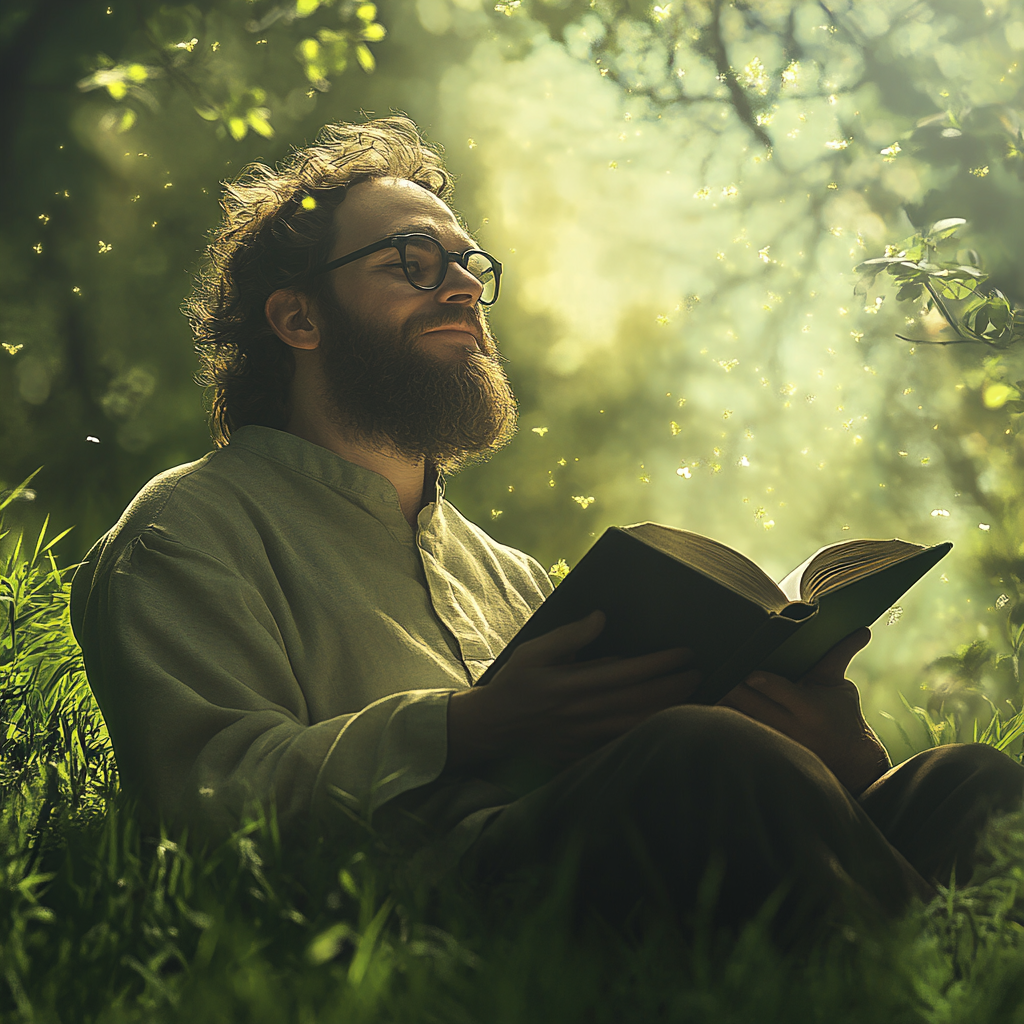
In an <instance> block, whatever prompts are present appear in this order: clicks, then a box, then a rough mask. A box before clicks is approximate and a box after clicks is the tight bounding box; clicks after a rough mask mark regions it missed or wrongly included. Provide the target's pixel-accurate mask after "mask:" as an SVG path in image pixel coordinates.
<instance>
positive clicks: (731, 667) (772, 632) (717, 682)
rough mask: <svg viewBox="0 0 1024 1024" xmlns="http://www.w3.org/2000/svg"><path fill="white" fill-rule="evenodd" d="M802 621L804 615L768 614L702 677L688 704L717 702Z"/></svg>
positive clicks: (793, 631) (803, 620) (790, 634)
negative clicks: (729, 653)
mask: <svg viewBox="0 0 1024 1024" xmlns="http://www.w3.org/2000/svg"><path fill="white" fill-rule="evenodd" d="M809 617H812V618H813V615H812V616H809ZM806 621H807V619H806V618H804V619H794V618H789V617H787V616H786V615H784V614H783V615H770V616H769V617H768V618H767V619H766V620H765V621H764V622H763V623H762V624H761V625H760V626H758V628H757V629H756V630H754V632H753V633H751V635H750V636H749V637H748V638H747V640H746V641H745V642H744V643H743V644H742V645H741V646H740V647H739V649H738V650H737V651H736V652H735V653H734V654H732V655H731V656H730V657H729V658H728V659H726V661H724V662H723V663H722V664H721V665H719V667H718V668H716V669H715V670H714V671H713V672H711V673H710V674H709V675H708V676H707V677H706V678H705V679H704V681H703V682H702V683H701V684H700V686H699V687H698V688H697V690H696V691H695V692H694V694H693V696H692V697H691V698H690V700H689V703H691V704H717V703H718V702H719V701H720V700H721V699H722V698H723V697H724V696H725V695H726V694H727V693H728V692H729V691H730V690H731V689H733V687H735V686H737V685H738V684H739V683H741V682H743V680H744V679H745V678H746V677H747V676H748V675H750V673H751V672H753V671H754V670H755V669H757V668H758V667H759V666H760V665H761V662H762V661H764V659H765V658H766V657H768V655H769V654H771V653H772V651H774V650H775V649H776V648H777V647H779V646H780V645H781V644H783V643H785V642H786V640H788V639H789V638H790V637H791V636H792V635H793V634H794V633H795V632H796V631H797V630H798V629H799V628H800V626H801V625H803V623H804V622H806Z"/></svg>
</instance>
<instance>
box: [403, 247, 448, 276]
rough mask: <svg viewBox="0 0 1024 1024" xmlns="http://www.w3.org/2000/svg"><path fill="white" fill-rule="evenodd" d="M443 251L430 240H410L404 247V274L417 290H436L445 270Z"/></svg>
mask: <svg viewBox="0 0 1024 1024" xmlns="http://www.w3.org/2000/svg"><path fill="white" fill-rule="evenodd" d="M445 263H446V261H445V251H444V249H443V248H442V247H441V243H440V242H435V241H433V240H432V239H430V238H411V239H409V241H408V242H407V243H406V246H405V272H406V274H407V275H408V278H409V280H410V281H411V282H412V283H413V284H414V285H416V287H417V288H436V287H437V286H438V285H439V284H440V283H441V282H442V281H443V280H444V273H445V270H447V269H448V268H447V266H446V265H445Z"/></svg>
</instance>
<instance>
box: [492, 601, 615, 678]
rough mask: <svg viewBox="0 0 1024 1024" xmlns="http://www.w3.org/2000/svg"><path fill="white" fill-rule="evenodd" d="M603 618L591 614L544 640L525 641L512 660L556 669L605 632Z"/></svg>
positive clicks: (556, 630)
mask: <svg viewBox="0 0 1024 1024" xmlns="http://www.w3.org/2000/svg"><path fill="white" fill-rule="evenodd" d="M604 624H605V614H604V612H601V611H596V612H591V613H590V614H589V615H587V616H586V617H585V618H582V619H578V620H577V621H576V622H568V623H566V624H565V625H564V626H559V627H558V628H557V629H553V630H551V632H550V633H545V634H544V635H543V636H538V637H536V638H534V639H533V640H527V641H526V642H525V643H522V644H520V645H519V646H518V647H517V648H516V649H515V650H514V651H513V652H512V657H511V658H510V659H509V660H510V661H511V660H512V658H514V659H515V660H516V662H518V663H519V664H520V665H524V666H527V667H530V668H537V667H540V666H542V665H558V664H562V663H564V662H567V661H572V658H573V655H574V654H575V653H576V652H577V651H579V650H582V649H583V648H584V647H586V646H587V644H589V643H590V642H591V641H592V640H596V639H597V637H598V636H599V635H600V633H601V630H602V629H604Z"/></svg>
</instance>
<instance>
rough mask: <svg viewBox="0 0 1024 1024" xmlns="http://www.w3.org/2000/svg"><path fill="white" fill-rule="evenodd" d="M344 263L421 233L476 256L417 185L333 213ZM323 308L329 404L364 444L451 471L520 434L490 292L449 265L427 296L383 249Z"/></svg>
mask: <svg viewBox="0 0 1024 1024" xmlns="http://www.w3.org/2000/svg"><path fill="white" fill-rule="evenodd" d="M335 227H336V232H337V233H336V239H337V240H336V242H335V245H334V248H333V250H332V252H331V254H330V256H329V257H328V258H329V259H335V258H336V257H338V256H343V255H345V254H347V253H349V252H352V251H354V250H356V249H359V248H362V247H363V246H365V245H369V244H370V243H372V242H376V241H379V240H380V239H382V238H387V237H388V236H389V235H395V234H411V233H413V232H419V233H423V234H429V235H432V236H434V237H435V238H437V239H439V240H440V241H441V242H442V243H443V244H444V247H445V248H446V249H448V250H450V251H452V252H463V251H465V250H466V249H469V248H476V245H475V243H474V241H473V239H472V238H470V237H469V236H468V235H467V234H466V233H465V231H463V230H462V228H461V227H459V224H458V222H457V221H456V220H455V217H454V216H453V215H452V213H451V211H450V210H449V209H448V207H447V206H445V205H444V203H442V202H441V201H440V200H439V199H438V198H437V197H436V196H434V195H433V194H431V193H430V192H427V191H426V190H425V189H423V188H420V187H419V186H418V185H415V184H413V183H412V182H409V181H401V180H396V179H382V180H376V181H369V182H364V183H362V184H360V185H356V186H354V187H353V188H352V189H350V190H349V193H348V195H347V196H346V198H345V200H344V202H343V203H342V204H341V205H340V206H339V208H338V210H337V212H336V214H335ZM329 289H330V291H329V294H330V297H331V299H332V300H333V302H328V303H321V308H320V309H319V310H318V311H317V312H318V314H319V320H320V324H319V326H320V333H321V338H322V346H321V366H322V369H323V377H324V387H325V391H326V395H325V397H326V398H327V399H328V402H329V405H330V406H331V408H332V411H333V413H334V415H335V418H336V420H337V421H338V422H339V425H341V426H343V427H344V428H346V429H349V430H354V431H355V432H356V433H357V434H359V435H360V436H361V437H362V438H363V439H364V440H366V441H369V442H370V443H371V444H374V445H377V446H379V447H381V448H390V449H392V450H395V451H397V452H398V453H399V454H402V455H405V456H410V457H425V458H427V459H429V460H431V461H432V462H434V463H436V464H437V465H438V466H439V467H440V468H442V469H447V470H449V471H451V470H454V469H456V468H458V467H459V466H460V465H462V464H463V463H465V462H467V461H471V460H473V459H474V458H480V457H484V456H486V455H487V454H489V453H490V452H493V451H494V450H496V449H497V448H499V447H501V445H502V444H504V443H505V442H507V441H508V440H509V439H510V438H511V436H512V434H513V432H514V430H515V399H514V398H513V396H512V392H511V389H510V387H509V384H508V380H507V378H506V377H505V374H504V373H503V372H502V370H501V367H500V364H499V362H498V356H497V347H496V345H495V342H494V338H493V336H492V335H491V333H490V330H489V328H488V326H487V323H486V320H485V319H484V316H483V310H482V308H481V307H480V306H479V298H480V293H481V285H480V283H479V282H478V281H477V279H476V278H475V277H473V276H472V275H471V274H470V273H469V272H468V271H465V270H463V269H462V268H461V267H460V266H458V265H457V264H455V263H452V264H450V265H449V267H448V273H447V276H446V277H445V280H444V281H443V282H442V284H441V286H440V287H439V288H437V289H436V290H434V291H429V292H424V291H419V290H417V289H415V288H413V286H412V285H411V284H409V282H408V281H407V280H406V277H405V274H404V272H403V270H402V267H401V263H400V261H399V259H398V254H397V252H396V251H395V250H394V249H385V250H382V251H380V252H377V253H373V254H371V255H370V256H367V257H364V258H363V259H361V260H357V261H355V262H354V263H351V264H348V265H346V266H344V267H339V268H338V269H337V270H334V271H332V272H331V274H330V284H329Z"/></svg>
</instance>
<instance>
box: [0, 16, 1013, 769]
mask: <svg viewBox="0 0 1024 1024" xmlns="http://www.w3.org/2000/svg"><path fill="white" fill-rule="evenodd" d="M1022 64H1024V0H988V2H985V3H983V2H975V0H948V2H947V0H929V2H909V0H857V2H850V0H829V2H827V3H826V2H823V3H803V2H798V0H761V2H756V3H741V2H738V0H737V2H733V3H725V2H723V0H671V2H668V3H666V4H665V5H664V6H660V5H653V6H651V5H648V4H646V3H633V2H621V0H592V2H589V3H587V2H581V0H551V2H546V0H521V2H520V0H507V2H500V3H498V4H497V5H495V4H494V3H493V0H415V2H411V0H385V2H383V3H381V4H379V5H376V6H375V5H373V4H370V3H362V4H360V3H352V2H349V0H297V2H294V3H284V4H275V3H271V2H267V0H252V2H250V0H208V2H205V3H197V4H184V3H167V4H161V3H157V2H148V0H136V2H126V0H111V2H110V3H109V4H108V3H107V2H105V0H86V2H82V0H53V2H51V3H43V2H42V0H11V2H9V3H7V4H5V5H4V8H3V11H2V12H0V92H2V103H3V106H2V110H0V116H2V124H0V138H2V140H3V147H2V150H0V165H2V167H3V172H4V173H3V189H2V191H0V204H2V209H0V344H2V345H3V349H2V350H0V492H5V493H7V494H10V493H11V492H12V491H13V490H15V489H17V488H18V487H19V485H20V484H21V483H22V481H24V480H25V478H26V477H28V476H29V475H30V474H31V473H33V472H34V471H36V470H38V473H37V474H36V475H35V476H34V477H33V479H32V480H31V481H30V483H29V484H28V485H27V487H24V488H22V489H21V490H20V491H19V492H18V496H17V500H15V501H14V502H12V504H11V505H10V506H9V507H8V509H7V518H6V527H7V528H8V530H9V533H8V536H7V539H6V541H3V542H2V543H6V544H10V543H12V541H13V539H14V538H15V537H16V536H17V535H18V534H19V533H20V532H21V531H22V530H23V529H24V530H28V531H30V532H38V530H39V529H40V527H41V525H42V522H43V519H44V518H45V517H46V516H47V515H48V516H49V517H50V522H51V524H52V526H53V527H55V528H58V529H63V528H65V527H68V526H74V529H73V531H72V532H71V533H70V534H69V536H68V537H67V538H66V539H64V540H62V541H61V542H60V543H59V544H58V546H57V552H58V554H59V558H60V561H61V562H62V564H69V563H72V562H74V561H75V560H77V559H79V558H80V557H81V556H82V555H83V554H84V552H85V551H86V550H87V549H88V547H89V546H90V545H91V544H92V543H93V542H94V541H95V540H96V539H97V537H99V536H100V535H101V534H102V533H103V532H104V531H105V530H106V529H108V528H109V527H110V526H111V525H112V524H113V523H114V522H115V521H116V519H117V517H118V516H119V515H120V513H121V511H122V510H123V508H124V507H125V505H126V504H127V503H128V501H129V500H130V499H131V498H132V496H133V495H134V494H135V493H136V491H137V490H138V489H139V488H140V487H141V486H142V485H143V484H144V483H145V482H146V481H147V480H148V479H149V478H150V477H151V476H153V475H154V474H156V473H158V472H160V471H161V470H163V469H165V468H168V467H170V466H173V465H176V464H178V463H182V462H186V461H190V460H193V459H195V458H198V457H200V456H202V455H203V454H204V453H205V452H207V451H208V450H210V447H211V445H210V441H209V435H208V433H207V429H206V423H205V413H204V403H203V394H202V392H201V390H200V389H199V388H198V387H197V386H196V385H195V383H194V382H193V380H192V376H193V374H194V373H195V371H196V369H197V363H196V361H195V357H194V354H193V352H192V348H191V339H190V335H189V332H188V328H187V325H186V323H185V320H184V318H183V317H182V316H181V314H180V312H179V306H180V304H181V301H182V299H183V298H184V297H185V295H186V294H187V293H188V291H189V288H190V281H191V277H192V275H193V274H194V273H195V271H196V269H197V268H198V266H199V262H200V259H201V252H202V248H203V244H204V236H205V234H206V232H208V231H209V230H210V228H211V227H212V226H213V225H214V224H215V223H216V221H217V218H218V205H217V204H218V194H219V191H220V187H221V186H220V183H221V182H222V181H223V180H224V179H226V178H230V177H231V176H232V175H235V174H237V173H239V172H240V170H241V169H242V168H243V167H244V166H245V165H246V164H247V163H249V162H251V161H256V160H258V161H263V162H274V161H276V160H279V159H280V158H281V157H282V156H284V155H285V154H286V153H287V152H288V150H289V148H291V147H294V146H300V145H303V144H304V143H306V142H309V141H311V140H312V138H313V137H314V136H315V134H316V132H317V130H318V128H319V126H321V125H322V124H323V123H325V122H327V121H333V120H346V121H352V120H361V119H363V118H365V117H369V116H382V115H386V114H389V113H391V112H393V111H402V112H404V113H407V114H408V115H409V116H411V117H412V118H413V119H414V120H416V121H417V123H418V124H419V125H420V126H421V128H422V129H423V131H424V132H425V133H426V135H427V136H428V138H429V139H431V140H432V141H433V142H436V143H438V144H440V145H442V146H443V147H444V150H445V153H446V158H447V161H448V163H449V166H450V167H451V168H452V169H453V170H454V171H455V172H456V173H457V175H458V176H459V183H458V188H457V199H456V205H457V207H458V209H459V211H460V213H461V214H462V216H463V217H464V219H465V221H466V223H467V225H468V226H469V227H470V229H471V230H472V231H473V232H474V233H476V235H477V237H478V238H479V240H480V242H481V244H482V245H483V246H484V247H485V248H487V249H488V250H489V251H491V252H493V253H494V254H495V255H496V256H497V257H498V258H499V259H500V260H502V262H503V263H504V264H505V268H506V277H505V278H504V279H503V290H502V300H501V302H500V303H499V305H498V306H497V307H495V310H494V312H493V315H492V324H493V326H494V328H495V331H496V334H497V336H498V338H499V341H500V343H501V346H502V349H503V351H504V354H505V356H506V357H507V359H508V373H509V375H510V377H511V379H512V381H513V384H514V386H515V389H516V393H517V396H518V398H519V401H520V408H521V429H520V432H519V435H518V436H517V438H516V439H515V441H514V442H513V443H512V444H511V445H510V446H509V447H508V448H507V449H505V450H504V451H502V452H501V453H499V454H498V455H497V456H496V457H495V458H494V459H493V460H492V461H491V462H489V463H488V464H486V465H484V466H479V467H473V468H470V469H467V470H465V471H464V472H463V473H462V474H460V475H459V476H457V477H455V478H453V479H452V480H451V481H450V484H449V496H450V497H451V498H452V500H453V501H454V502H455V503H456V504H457V505H458V506H459V507H460V508H461V509H462V511H463V512H464V513H465V514H467V515H468V516H469V517H471V518H472V519H474V520H476V521H477V522H479V523H481V525H483V526H484V527H485V528H486V529H488V530H489V531H490V532H491V533H492V534H493V535H494V536H495V537H497V538H498V539H499V540H501V541H503V542H506V543H509V544H513V545H515V546H517V547H520V548H523V549H525V550H527V551H529V552H530V553H532V554H534V555H535V556H536V557H537V558H538V559H540V560H541V561H542V562H543V563H544V565H545V566H549V565H554V564H555V563H556V562H557V561H558V560H559V559H564V560H565V561H566V562H567V563H568V564H569V565H572V564H574V563H575V561H576V560H578V558H579V557H580V556H581V555H582V553H583V552H584V551H585V550H586V549H587V548H588V546H589V545H590V544H591V543H592V542H593V540H594V538H595V537H596V536H598V535H599V534H600V532H601V531H602V530H603V529H604V528H605V527H607V526H609V525H614V524H625V523H630V522H637V521H642V520H647V519H651V520H656V521H660V522H664V523H669V524H672V525H676V526H681V527H685V528H688V529H693V530H697V531H700V532H703V533H706V534H709V535H711V536H713V537H715V538H717V539H719V540H722V541H724V542H726V543H727V544H730V545H732V546H734V547H736V548H738V549H739V550H741V551H743V552H744V553H746V554H747V555H749V556H750V557H752V558H753V559H754V560H755V561H757V562H758V563H759V564H761V565H762V566H763V567H764V568H765V569H766V570H767V571H768V572H769V574H771V575H773V576H774V577H775V578H781V577H782V576H783V575H785V574H786V573H787V572H788V571H789V569H791V568H792V567H793V566H794V565H796V564H797V563H799V562H801V561H803V560H804V558H806V557H807V556H808V555H809V554H810V553H812V552H813V551H814V550H816V549H817V548H818V547H820V546H822V545H825V544H829V543H834V542H837V541H840V540H844V539H851V538H856V537H892V536H899V537H903V538H905V539H908V540H913V541H918V542H921V543H933V542H937V541H940V540H946V539H949V540H952V541H953V542H954V544H955V547H954V550H953V553H952V554H951V555H950V556H949V557H948V558H947V559H946V560H945V561H944V562H943V563H941V565H940V566H939V567H938V568H937V569H936V570H935V571H934V572H933V573H932V574H931V575H930V576H929V577H928V578H927V579H926V580H925V581H923V582H922V583H920V584H919V585H918V586H917V587H916V588H915V589H914V590H913V591H911V592H910V593H909V594H908V595H907V596H906V597H905V598H904V599H903V600H902V601H901V604H900V606H899V607H897V608H894V609H892V611H891V612H890V613H889V614H888V615H887V616H885V617H884V618H883V619H882V620H881V621H880V622H879V624H878V625H877V626H876V629H875V638H874V640H873V642H872V644H871V646H870V647H869V648H868V649H867V650H866V651H865V652H864V653H863V654H862V655H860V656H859V657H858V659H857V662H856V664H855V669H856V671H855V672H854V676H855V678H856V679H857V680H858V682H859V683H860V684H861V686H862V689H863V690H864V693H865V703H866V706H867V710H868V714H869V718H870V720H871V721H872V722H873V724H875V726H876V727H877V728H878V729H879V731H880V732H881V733H882V735H883V737H884V738H885V740H886V741H887V743H888V744H889V746H890V749H891V750H892V752H893V753H894V756H897V757H898V756H899V755H900V751H901V749H902V740H901V739H900V736H899V733H898V730H897V729H896V727H895V724H894V723H892V722H890V721H888V720H886V719H885V718H884V717H883V714H892V715H893V716H895V717H896V718H897V719H902V721H903V722H904V724H905V725H906V727H907V728H910V727H911V723H912V719H910V718H909V717H908V715H907V713H906V712H905V711H904V710H903V709H902V705H901V700H900V695H901V694H902V695H904V696H905V697H906V698H908V699H909V700H910V702H911V703H912V704H919V705H923V706H925V707H927V708H928V709H929V710H930V711H931V713H932V716H933V718H935V719H936V720H941V719H942V718H943V717H944V716H945V714H946V713H947V712H949V711H951V710H952V711H954V712H956V714H957V715H958V716H959V717H960V718H961V719H963V720H964V721H967V722H968V723H969V721H970V719H971V718H972V716H980V718H981V720H982V722H984V721H985V720H986V717H987V715H988V714H989V713H990V711H989V709H990V707H991V704H990V703H989V702H994V703H995V704H996V705H998V706H1001V707H1003V708H1004V709H1006V704H1005V702H1006V701H1007V700H1010V701H1012V702H1014V703H1016V705H1017V706H1018V707H1019V705H1020V685H1019V676H1018V674H1017V671H1016V670H1017V653H1018V651H1019V647H1020V640H1021V637H1020V623H1021V619H1022V612H1021V610H1020V609H1021V597H1022V593H1024V587H1022V583H1021V579H1022V576H1024V544H1022V542H1024V476H1022V472H1024V432H1022V422H1021V421H1022V412H1021V410H1022V409H1024V403H1022V401H1021V390H1020V387H1019V386H1018V380H1019V378H1020V377H1024V370H1022V368H1021V356H1020V352H1019V351H1018V349H1019V346H1018V345H1017V344H1016V339H1018V338H1019V337H1020V335H1021V334H1022V333H1024V316H1022V317H1021V318H1020V321H1019V325H1018V326H1019V327H1020V328H1021V329H1020V330H1017V329H1016V328H1015V327H1014V325H1013V324H1011V325H1010V327H1009V328H1007V329H1006V330H1004V331H1003V332H1002V334H999V332H993V331H990V332H989V334H990V337H989V338H988V341H989V342H993V341H994V342H995V343H994V344H992V343H975V344H951V345H941V344H936V342H941V341H950V340H956V335H955V332H953V331H952V329H951V328H950V327H949V325H948V324H947V323H946V322H945V321H944V320H943V318H942V317H941V316H940V315H939V312H938V311H937V310H936V309H935V308H931V309H929V308H927V304H926V303H925V302H924V301H923V300H924V299H926V298H927V295H919V296H916V297H909V298H908V297H905V298H904V299H903V300H900V299H898V298H897V294H896V293H897V287H896V286H895V285H894V284H893V282H892V279H891V278H890V277H887V276H886V275H885V274H882V275H881V276H879V277H878V278H877V279H876V280H874V282H871V281H870V280H868V279H865V278H863V277H862V276H861V275H858V273H856V272H855V271H854V269H853V268H854V267H855V266H856V265H857V264H859V263H861V262H862V261H864V260H866V259H869V258H873V257H880V256H882V255H883V254H885V253H886V252H887V251H888V253H889V254H893V253H896V252H899V251H902V250H901V247H900V243H901V240H903V239H905V238H907V237H908V236H911V235H913V234H914V233H915V232H916V231H921V230H924V229H926V227H927V226H928V225H929V224H931V223H933V222H935V221H938V220H941V219H944V218H964V219H965V221H966V223H965V224H964V225H963V226H962V227H961V228H960V229H959V230H958V231H957V233H956V236H955V237H954V238H953V239H952V240H950V241H949V242H947V243H946V248H947V249H949V255H948V257H947V258H948V259H950V260H953V261H954V262H955V261H957V260H959V261H960V262H964V261H966V262H968V263H970V264H972V265H973V264H979V265H980V266H982V267H983V268H984V271H985V272H986V273H987V274H988V275H990V276H989V277H988V279H987V280H986V281H984V283H983V285H982V287H983V288H984V289H985V290H986V292H985V294H989V295H991V294H994V292H993V289H998V290H999V291H1000V292H1002V293H1005V295H1006V296H1007V299H1008V304H1009V305H1010V306H1012V305H1013V304H1014V298H1015V297H1020V296H1024V269H1022V268H1024V262H1022V256H1024V253H1022V249H1024V241H1022V239H1024V195H1022V192H1024V188H1022V175H1024V136H1022V134H1021V124H1022V118H1024V114H1022V108H1024V67H1022ZM887 247H889V248H888V250H887ZM904 248H905V247H904ZM1015 331H1016V333H1015ZM898 334H899V335H903V336H904V338H906V339H909V340H901V339H900V338H897V337H896V335H898Z"/></svg>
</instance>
